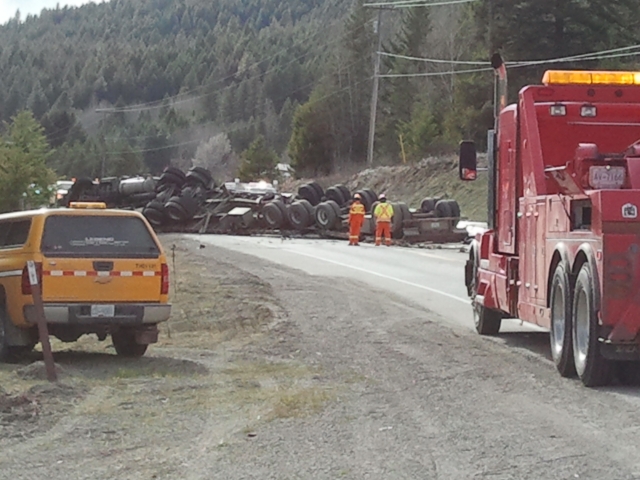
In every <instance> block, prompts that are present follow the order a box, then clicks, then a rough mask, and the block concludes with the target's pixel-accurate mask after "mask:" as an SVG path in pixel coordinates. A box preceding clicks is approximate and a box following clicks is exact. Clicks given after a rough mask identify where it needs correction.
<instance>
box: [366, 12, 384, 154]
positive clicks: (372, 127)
mask: <svg viewBox="0 0 640 480" xmlns="http://www.w3.org/2000/svg"><path fill="white" fill-rule="evenodd" d="M382 10H383V9H382V8H379V9H378V21H377V23H376V30H377V33H378V46H377V49H376V58H375V66H374V68H373V93H372V94H371V114H370V115H369V148H368V149H367V166H369V167H371V166H372V165H373V147H374V143H375V136H376V115H377V113H378V89H379V87H380V50H381V49H382Z"/></svg>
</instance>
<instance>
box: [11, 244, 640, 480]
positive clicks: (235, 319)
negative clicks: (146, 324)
mask: <svg viewBox="0 0 640 480" xmlns="http://www.w3.org/2000/svg"><path fill="white" fill-rule="evenodd" d="M163 240H164V242H165V244H166V245H167V246H168V247H169V248H168V249H169V254H170V255H171V249H170V246H171V245H172V244H175V245H176V247H177V248H176V275H175V276H174V279H177V291H175V290H174V303H175V305H176V308H175V310H176V311H175V316H174V319H173V320H172V321H171V323H170V324H169V325H168V326H167V327H168V328H165V331H164V332H163V334H162V342H161V343H160V344H159V345H157V346H154V347H152V348H151V349H150V350H149V353H148V354H147V355H148V356H147V357H145V358H143V359H141V360H140V361H137V362H131V361H128V360H122V359H118V358H116V357H115V356H114V354H113V350H112V349H111V348H110V347H109V343H108V342H107V343H98V342H97V341H93V340H90V339H88V340H83V341H81V342H79V343H78V344H72V345H71V346H64V345H61V344H56V345H55V348H56V359H57V361H58V363H59V364H60V365H61V368H62V369H63V382H62V384H61V385H60V386H57V387H49V386H45V385H43V382H42V381H41V380H37V379H33V378H32V377H33V375H34V373H37V369H36V368H35V367H30V366H29V365H28V362H25V363H24V364H22V365H4V366H2V367H0V385H2V387H3V390H4V392H3V391H2V390H0V452H1V455H0V478H1V479H5V478H6V479H23V478H24V479H26V478H29V479H31V478H37V477H46V478H48V479H52V480H53V479H69V478H73V479H76V478H77V479H81V478H87V479H88V478H91V479H102V478H104V479H107V478H109V479H111V478H126V479H129V478H130V479H152V478H158V479H160V478H167V479H173V478H176V479H212V478H215V479H338V478H347V479H388V478H392V479H445V480H449V479H471V478H491V479H573V478H581V479H602V478H607V479H621V480H622V479H633V478H640V428H639V427H638V425H640V408H638V407H639V406H640V390H638V389H637V388H631V387H616V388H609V389H606V390H588V389H585V388H583V387H582V386H581V385H580V384H579V383H578V382H577V381H568V380H564V379H561V378H559V376H558V375H557V374H556V373H555V371H554V370H553V368H552V367H551V365H550V364H549V362H548V360H547V359H546V358H544V356H540V355H537V354H534V353H531V352H530V351H529V350H527V349H514V348H510V347H509V346H508V345H505V344H503V343H501V342H496V341H491V340H487V339H483V338H479V337H477V336H475V335H474V334H473V333H472V332H469V331H468V330H467V329H465V328H462V327H456V326H455V325H447V324H443V323H442V322H441V318H439V316H438V314H436V313H433V312H430V311H428V310H427V309H425V308H424V306H422V305H420V304H418V303H416V304H415V305H413V304H407V302H406V300H405V299H402V300H401V299H400V298H399V297H397V296H396V295H395V294H393V293H389V292H388V291H386V290H379V289H373V288H371V287H370V286H368V285H366V284H365V283H362V282H358V281H354V280H353V279H349V278H345V277H332V276H327V275H315V276H312V275H308V274H306V273H304V272H302V271H301V270H297V269H291V268H288V267H283V266H281V265H278V264H275V263H270V262H266V261H263V260H260V259H258V258H256V257H255V256H249V255H245V254H241V253H238V252H232V251H229V250H225V249H220V248H216V247H212V246H206V248H200V244H199V243H197V242H192V241H187V240H185V239H182V238H181V237H177V236H173V237H165V238H164V239H163ZM522 335H525V334H522ZM526 335H527V338H528V339H529V340H527V341H530V342H533V343H535V342H539V341H540V337H537V336H536V334H532V333H530V334H526ZM542 340H543V339H542ZM33 359H37V355H35V356H34V357H33V358H32V360H33Z"/></svg>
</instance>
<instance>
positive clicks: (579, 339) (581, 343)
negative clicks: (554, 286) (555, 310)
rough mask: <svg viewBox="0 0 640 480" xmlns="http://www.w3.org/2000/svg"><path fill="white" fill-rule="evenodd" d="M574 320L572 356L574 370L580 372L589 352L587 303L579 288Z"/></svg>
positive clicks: (585, 294) (583, 292)
mask: <svg viewBox="0 0 640 480" xmlns="http://www.w3.org/2000/svg"><path fill="white" fill-rule="evenodd" d="M573 322H574V332H575V335H574V338H573V344H574V345H575V347H574V353H575V355H574V357H575V364H576V370H577V371H578V374H582V373H583V372H584V370H585V366H586V363H587V355H588V354H589V333H590V332H589V323H590V318H589V303H588V299H587V292H585V291H584V289H582V288H580V289H579V290H578V295H577V296H576V308H575V318H574V319H573Z"/></svg>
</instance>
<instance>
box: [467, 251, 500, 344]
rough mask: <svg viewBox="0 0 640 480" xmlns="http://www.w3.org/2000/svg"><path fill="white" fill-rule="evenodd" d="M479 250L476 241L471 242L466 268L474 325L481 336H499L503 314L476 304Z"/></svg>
mask: <svg viewBox="0 0 640 480" xmlns="http://www.w3.org/2000/svg"><path fill="white" fill-rule="evenodd" d="M477 249H478V244H477V242H476V241H475V240H474V241H473V242H471V249H470V252H469V260H468V261H467V265H466V266H465V283H466V284H467V292H468V293H469V297H471V306H472V307H473V323H474V325H475V327H476V332H478V333H479V334H480V335H497V334H498V332H500V325H501V324H502V313H500V312H499V311H497V310H491V309H489V308H485V306H484V305H480V304H479V303H478V302H476V295H477V294H478V268H479V266H480V265H479V264H480V258H479V257H478V251H477Z"/></svg>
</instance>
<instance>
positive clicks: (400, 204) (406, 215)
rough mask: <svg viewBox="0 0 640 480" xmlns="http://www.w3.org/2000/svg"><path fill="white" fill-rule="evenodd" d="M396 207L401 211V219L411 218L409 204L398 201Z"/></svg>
mask: <svg viewBox="0 0 640 480" xmlns="http://www.w3.org/2000/svg"><path fill="white" fill-rule="evenodd" d="M397 205H398V207H400V211H401V212H402V221H403V222H404V221H407V220H411V216H412V215H411V210H409V205H407V204H406V203H404V202H398V203H397Z"/></svg>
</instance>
